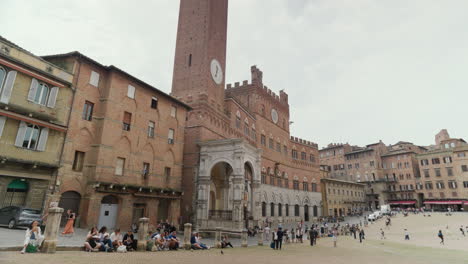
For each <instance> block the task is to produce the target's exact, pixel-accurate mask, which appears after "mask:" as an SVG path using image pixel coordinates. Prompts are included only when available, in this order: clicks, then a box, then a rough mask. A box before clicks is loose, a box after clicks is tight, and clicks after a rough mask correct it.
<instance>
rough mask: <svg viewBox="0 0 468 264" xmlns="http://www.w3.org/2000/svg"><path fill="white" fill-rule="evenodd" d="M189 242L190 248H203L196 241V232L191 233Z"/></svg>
mask: <svg viewBox="0 0 468 264" xmlns="http://www.w3.org/2000/svg"><path fill="white" fill-rule="evenodd" d="M190 244H191V248H192V249H195V250H198V249H203V248H202V247H201V246H200V244H198V241H197V233H192V236H191V237H190ZM221 247H222V242H221Z"/></svg>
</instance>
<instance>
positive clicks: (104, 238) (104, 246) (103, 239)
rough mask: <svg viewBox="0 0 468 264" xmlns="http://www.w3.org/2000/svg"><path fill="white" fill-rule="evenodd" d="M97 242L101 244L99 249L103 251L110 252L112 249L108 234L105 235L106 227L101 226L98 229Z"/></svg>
mask: <svg viewBox="0 0 468 264" xmlns="http://www.w3.org/2000/svg"><path fill="white" fill-rule="evenodd" d="M98 235H99V242H100V243H101V247H100V249H101V250H103V251H106V252H107V251H110V252H112V251H113V250H114V248H113V247H112V240H111V239H110V235H109V233H107V227H106V226H103V227H101V229H99V234H98Z"/></svg>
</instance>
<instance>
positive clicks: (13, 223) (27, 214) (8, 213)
mask: <svg viewBox="0 0 468 264" xmlns="http://www.w3.org/2000/svg"><path fill="white" fill-rule="evenodd" d="M33 221H38V222H39V225H41V224H42V218H41V211H40V210H37V209H31V208H26V207H20V206H7V207H4V208H2V209H0V225H6V226H8V228H15V227H19V226H23V227H26V226H29V225H30V224H31V223H32V222H33Z"/></svg>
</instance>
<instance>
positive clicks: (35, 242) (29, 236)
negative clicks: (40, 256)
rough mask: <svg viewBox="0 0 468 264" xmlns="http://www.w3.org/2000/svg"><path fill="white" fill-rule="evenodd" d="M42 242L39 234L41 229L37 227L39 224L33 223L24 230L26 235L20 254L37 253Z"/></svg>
mask: <svg viewBox="0 0 468 264" xmlns="http://www.w3.org/2000/svg"><path fill="white" fill-rule="evenodd" d="M43 240H44V236H43V235H42V233H41V228H40V227H39V222H37V221H33V222H32V223H31V224H30V225H29V227H28V229H26V235H25V238H24V243H23V245H24V246H23V249H22V250H21V254H24V253H26V252H28V253H34V252H37V251H39V249H38V248H39V247H40V246H41V244H42V241H43Z"/></svg>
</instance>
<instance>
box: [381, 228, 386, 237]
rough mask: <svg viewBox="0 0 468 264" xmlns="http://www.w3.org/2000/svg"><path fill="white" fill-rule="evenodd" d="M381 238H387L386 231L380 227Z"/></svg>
mask: <svg viewBox="0 0 468 264" xmlns="http://www.w3.org/2000/svg"><path fill="white" fill-rule="evenodd" d="M380 239H385V232H384V231H383V229H382V228H380Z"/></svg>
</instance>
